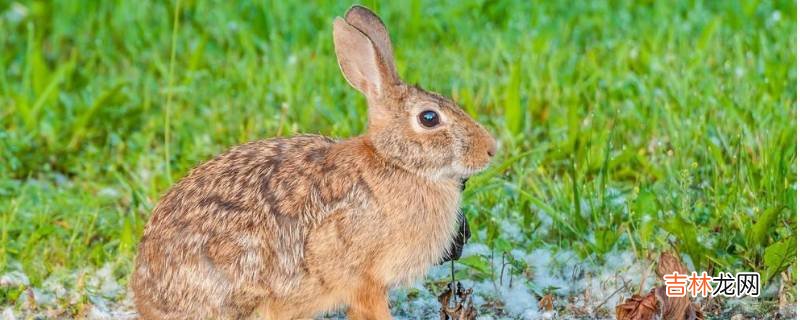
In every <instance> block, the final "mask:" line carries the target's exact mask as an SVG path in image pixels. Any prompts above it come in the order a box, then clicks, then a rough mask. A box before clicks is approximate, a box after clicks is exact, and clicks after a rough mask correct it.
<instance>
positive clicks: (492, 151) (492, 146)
mask: <svg viewBox="0 0 800 320" xmlns="http://www.w3.org/2000/svg"><path fill="white" fill-rule="evenodd" d="M486 153H488V154H489V156H490V157H494V155H495V154H496V153H497V142H494V141H492V142H491V143H489V150H487V151H486Z"/></svg>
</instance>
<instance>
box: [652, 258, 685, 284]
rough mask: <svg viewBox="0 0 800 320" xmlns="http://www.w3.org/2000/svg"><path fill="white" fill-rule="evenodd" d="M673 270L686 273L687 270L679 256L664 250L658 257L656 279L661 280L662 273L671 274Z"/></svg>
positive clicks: (662, 277)
mask: <svg viewBox="0 0 800 320" xmlns="http://www.w3.org/2000/svg"><path fill="white" fill-rule="evenodd" d="M673 272H677V273H680V274H688V273H689V270H688V269H687V268H686V266H685V265H683V263H682V262H681V259H680V258H678V257H677V256H675V255H674V254H672V253H671V252H669V251H664V252H662V253H661V257H660V258H659V259H658V268H657V269H656V274H657V275H658V280H659V281H660V280H663V279H664V275H667V274H672V273H673Z"/></svg>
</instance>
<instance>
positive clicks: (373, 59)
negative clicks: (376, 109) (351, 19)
mask: <svg viewBox="0 0 800 320" xmlns="http://www.w3.org/2000/svg"><path fill="white" fill-rule="evenodd" d="M333 46H334V50H335V51H336V58H337V59H338V61H339V67H340V68H341V69H342V74H344V77H345V79H347V82H349V83H350V85H351V86H353V87H354V88H356V89H358V91H361V93H363V94H364V95H366V96H367V97H368V98H379V97H381V96H383V95H384V92H385V90H387V89H388V88H389V87H390V86H392V85H393V84H395V83H396V82H397V81H396V77H395V76H394V68H393V67H390V66H389V65H390V64H388V63H387V62H386V61H385V60H384V58H383V57H382V56H381V54H380V53H379V52H378V49H377V47H376V46H375V44H374V43H373V42H372V41H371V40H370V39H369V37H368V36H367V35H366V34H364V33H363V32H362V31H360V30H358V29H357V28H355V27H354V26H352V25H350V24H349V23H347V21H345V20H344V19H342V18H336V20H334V21H333Z"/></svg>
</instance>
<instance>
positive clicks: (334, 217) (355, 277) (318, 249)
mask: <svg viewBox="0 0 800 320" xmlns="http://www.w3.org/2000/svg"><path fill="white" fill-rule="evenodd" d="M333 39H334V45H335V49H336V56H337V58H338V61H339V66H340V67H341V70H342V73H343V74H344V76H345V78H346V79H347V81H348V82H349V83H350V85H352V86H353V87H355V88H356V89H358V91H360V92H361V93H363V94H364V95H365V96H366V97H367V102H368V105H369V124H368V128H367V132H366V134H365V135H362V136H359V137H354V138H351V139H347V140H341V141H337V140H333V139H330V138H326V137H321V136H309V135H304V136H297V137H292V138H276V139H270V140H262V141H256V142H250V143H247V144H244V145H240V146H237V147H234V148H233V149H231V150H230V151H228V152H226V153H224V154H222V155H220V156H218V157H216V158H214V159H213V160H211V161H208V162H206V163H204V164H202V165H200V166H199V167H197V168H195V169H194V170H192V171H191V172H190V173H189V175H188V176H187V177H185V178H184V179H182V180H181V181H180V182H178V183H177V184H176V185H175V186H173V187H172V189H171V190H169V191H168V192H167V193H166V195H164V197H163V198H162V199H161V201H160V202H159V203H158V205H157V206H156V207H155V209H154V210H153V215H152V217H151V219H150V222H149V223H148V225H147V227H146V228H145V231H144V235H143V236H142V240H141V243H140V244H139V255H138V257H137V259H136V267H135V270H134V273H133V276H132V279H131V286H132V288H133V292H134V297H135V303H136V308H137V310H138V311H139V314H140V316H141V317H142V318H143V319H207V318H214V319H218V318H222V319H240V318H248V317H252V316H260V317H262V318H265V319H295V318H309V317H313V316H314V315H316V314H318V313H320V312H323V311H327V310H333V309H337V308H340V307H345V306H346V307H347V308H348V311H347V313H348V317H349V318H350V319H390V318H391V314H390V311H389V306H388V300H387V291H388V289H389V288H390V287H392V286H397V285H403V284H408V283H409V282H411V281H413V280H415V279H418V278H420V277H421V276H423V275H424V274H425V272H426V270H427V269H428V268H429V267H430V266H431V265H433V264H435V263H437V262H439V261H440V259H441V258H442V257H443V256H444V255H445V253H446V251H447V250H448V247H449V244H450V241H451V239H452V238H453V235H454V233H455V225H456V223H457V217H456V215H457V211H458V205H459V201H460V184H461V180H462V179H464V178H466V177H468V176H470V175H472V174H474V173H476V172H477V171H479V170H481V169H483V168H484V167H486V166H487V165H488V163H489V161H490V159H491V157H492V156H493V155H494V153H495V148H496V146H495V141H494V139H493V138H492V137H491V136H490V135H489V133H487V132H486V130H485V129H484V128H482V127H481V126H480V125H479V124H478V123H476V122H475V121H474V120H472V119H471V118H470V117H469V116H468V115H467V114H466V113H464V112H463V111H462V110H461V109H460V108H459V107H458V106H457V105H456V104H455V103H454V102H453V101H451V100H449V99H447V98H445V97H442V96H440V95H438V94H434V93H430V92H427V91H425V90H422V89H420V88H418V87H415V86H410V85H407V84H405V83H403V82H402V81H401V80H400V79H399V77H398V75H397V73H396V71H395V65H394V57H393V53H392V45H391V43H390V40H389V34H388V33H387V31H386V28H385V26H384V25H383V23H382V22H381V20H380V18H378V17H377V16H376V15H375V14H374V13H372V12H371V11H370V10H368V9H366V8H364V7H360V6H354V7H352V8H351V9H350V10H348V11H347V14H346V16H345V18H344V19H342V18H336V20H335V21H334V22H333Z"/></svg>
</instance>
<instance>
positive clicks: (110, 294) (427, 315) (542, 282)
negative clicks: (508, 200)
mask: <svg viewBox="0 0 800 320" xmlns="http://www.w3.org/2000/svg"><path fill="white" fill-rule="evenodd" d="M475 256H478V257H480V258H481V259H484V261H486V262H487V265H489V266H491V268H493V269H494V271H493V272H492V274H482V273H480V272H478V271H477V270H474V269H471V267H469V266H467V265H462V264H460V263H456V271H457V274H458V275H460V277H462V279H458V280H460V281H461V283H462V284H463V285H464V286H465V287H466V288H472V289H473V290H474V291H473V302H474V305H475V307H476V308H477V309H478V313H479V314H480V317H479V319H485V320H486V319H525V320H529V319H574V318H577V317H580V316H585V315H589V314H596V315H598V317H596V319H610V318H612V317H613V314H614V307H615V306H616V305H617V304H619V303H620V302H621V301H623V299H624V297H629V296H630V295H631V294H632V293H635V292H637V291H638V289H639V286H640V283H641V280H642V277H646V278H645V281H644V286H643V287H644V288H645V290H644V291H645V292H647V289H649V288H652V287H653V286H654V285H655V275H654V273H653V271H652V269H651V266H649V265H647V264H646V263H645V262H643V261H638V260H637V258H636V257H635V256H634V255H633V254H632V253H631V252H629V251H613V252H610V253H608V254H606V255H604V256H603V257H602V259H601V258H598V257H588V258H586V259H581V258H579V255H578V254H577V253H576V252H574V251H571V250H565V249H559V248H555V247H552V248H548V247H540V248H537V249H533V250H532V251H530V252H527V251H524V250H521V249H515V250H513V251H512V252H511V253H510V256H511V257H513V259H515V260H517V261H522V262H524V264H525V269H524V270H522V271H520V270H513V271H509V270H510V268H509V267H508V266H507V267H506V268H505V270H504V272H503V273H504V275H503V278H502V279H500V276H499V274H500V270H501V262H502V259H501V258H500V257H501V256H502V255H501V254H500V253H498V252H495V253H494V255H493V256H494V257H493V258H492V251H491V250H490V249H489V247H487V246H486V245H484V244H480V243H472V244H468V245H467V246H466V247H465V248H464V254H463V258H468V257H475ZM509 274H510V275H509ZM464 275H468V276H464ZM119 276H123V275H121V274H118V273H117V274H116V275H115V269H114V266H112V265H105V266H103V267H101V268H99V269H95V270H87V269H82V270H78V271H76V272H74V273H73V274H71V275H68V276H63V275H62V276H60V277H59V276H55V275H53V276H51V277H50V278H48V279H46V280H45V281H43V283H42V284H41V285H40V286H38V287H35V288H30V291H29V292H28V291H26V292H23V293H22V294H21V295H20V297H19V298H18V299H17V301H16V303H15V305H5V306H0V312H1V313H0V320H6V319H27V318H36V317H39V318H48V319H49V318H66V317H67V315H69V314H70V313H69V312H75V306H76V305H82V306H83V309H82V311H81V313H80V318H85V319H134V318H135V316H136V315H135V313H134V312H133V304H132V297H131V293H130V290H128V289H127V288H125V287H124V286H123V285H121V284H120V282H119V281H118V279H117V277H119ZM450 277H451V274H450V264H449V263H445V264H443V265H439V266H435V267H433V268H431V270H430V271H429V272H428V274H427V276H426V278H425V279H422V280H420V281H417V282H416V283H415V284H414V285H413V286H411V287H410V288H398V289H394V290H392V291H391V294H390V302H391V305H392V313H393V314H394V316H395V317H396V318H397V319H409V320H410V319H438V317H439V303H438V301H437V296H438V295H439V294H440V293H441V292H442V291H444V289H445V287H446V284H447V283H448V282H449V280H450ZM29 284H30V280H29V279H28V277H27V276H26V275H25V273H24V272H22V271H20V270H13V271H9V272H7V273H5V274H2V275H0V288H3V287H6V288H18V287H20V286H22V287H27V286H29ZM774 291H776V289H775V288H774V285H772V286H766V287H765V288H764V293H765V295H771V294H774ZM548 293H549V294H552V295H553V296H554V304H555V309H556V310H561V311H560V312H561V314H558V311H545V310H540V308H539V300H540V299H541V298H542V296H543V295H545V294H548ZM29 296H32V297H33V299H34V300H35V305H36V308H35V309H33V310H31V309H30V305H31V303H30V301H29V299H30V298H29ZM727 304H728V305H729V306H730V307H731V308H734V307H735V308H738V309H740V310H743V311H748V312H749V311H752V310H755V308H756V307H757V306H758V301H756V300H755V299H730V301H727ZM67 310H71V311H67ZM318 318H319V319H344V315H343V313H342V312H334V313H329V314H326V315H323V316H320V317H318Z"/></svg>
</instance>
